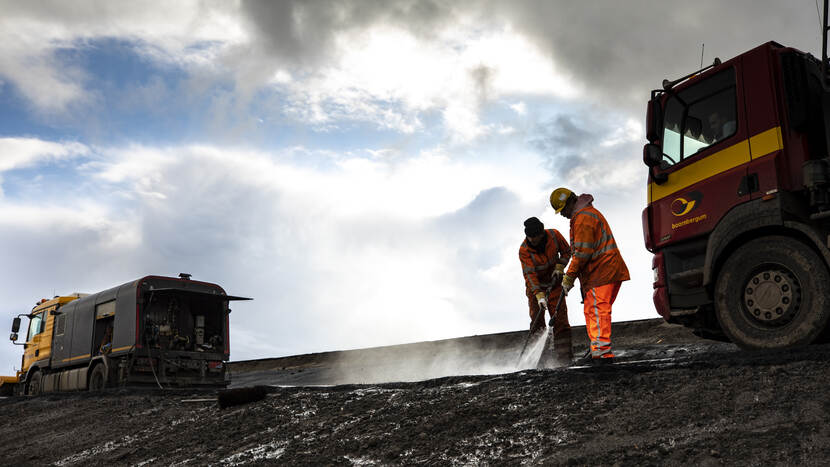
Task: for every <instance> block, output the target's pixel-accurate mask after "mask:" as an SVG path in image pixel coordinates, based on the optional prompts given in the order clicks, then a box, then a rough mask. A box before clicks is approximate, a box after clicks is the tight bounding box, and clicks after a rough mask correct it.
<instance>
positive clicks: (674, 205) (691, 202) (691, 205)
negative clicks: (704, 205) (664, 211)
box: [671, 191, 703, 217]
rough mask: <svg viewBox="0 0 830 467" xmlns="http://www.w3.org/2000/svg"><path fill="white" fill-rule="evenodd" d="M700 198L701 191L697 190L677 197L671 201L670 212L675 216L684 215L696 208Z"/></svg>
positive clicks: (701, 195)
mask: <svg viewBox="0 0 830 467" xmlns="http://www.w3.org/2000/svg"><path fill="white" fill-rule="evenodd" d="M702 199H703V193H701V192H699V191H692V192H689V193H687V194H686V195H685V197H678V198H676V199H675V200H674V201H672V202H671V213H672V214H674V215H675V216H676V217H681V216H685V215H686V214H689V213H690V212H692V211H694V210H695V209H697V208H698V206H700V201H701V200H702Z"/></svg>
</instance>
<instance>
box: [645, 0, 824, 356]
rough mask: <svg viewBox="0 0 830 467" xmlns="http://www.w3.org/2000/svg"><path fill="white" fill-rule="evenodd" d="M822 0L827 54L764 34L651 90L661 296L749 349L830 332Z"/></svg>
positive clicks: (681, 318)
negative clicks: (754, 43)
mask: <svg viewBox="0 0 830 467" xmlns="http://www.w3.org/2000/svg"><path fill="white" fill-rule="evenodd" d="M824 5H825V7H824V9H825V14H824V24H825V27H824V37H823V40H824V46H823V53H822V55H823V58H822V59H821V60H819V59H817V58H815V57H813V56H812V55H810V54H807V53H804V52H801V51H799V50H796V49H794V48H791V47H785V46H783V45H781V44H778V43H776V42H768V43H766V44H763V45H760V46H758V47H756V48H754V49H752V50H750V51H748V52H745V53H743V54H741V55H738V56H737V57H734V58H732V59H730V60H727V61H724V62H721V61H720V60H718V59H715V62H714V63H713V64H712V65H710V66H708V67H706V68H704V69H702V70H700V71H697V72H695V73H693V74H691V75H688V76H685V77H683V78H680V79H677V80H674V81H668V80H665V81H664V82H663V86H662V89H658V90H655V91H652V93H651V100H650V101H649V103H648V111H647V118H646V133H647V135H646V136H647V139H648V143H647V144H646V145H645V147H644V148H643V161H644V163H645V164H646V165H647V166H648V168H649V177H648V206H647V207H646V208H645V210H644V211H643V215H642V220H643V233H644V237H645V245H646V248H647V249H648V250H649V251H650V252H652V253H654V257H653V262H652V267H653V270H654V305H655V307H656V308H657V311H658V312H659V313H660V315H662V316H663V317H664V318H665V319H666V320H667V321H669V322H672V323H681V324H684V325H686V326H689V327H692V328H695V329H697V330H698V331H699V332H700V333H701V334H702V335H705V336H709V337H726V338H728V339H729V340H731V341H732V342H735V343H736V344H738V345H739V346H741V347H743V348H749V349H759V348H783V347H790V346H797V345H805V344H809V343H811V342H814V341H816V340H817V339H821V338H822V337H823V336H824V335H825V334H826V333H827V327H828V319H830V272H828V265H829V264H830V158H828V147H830V144H828V139H830V118H829V117H830V115H828V109H830V100H828V99H830V87H828V79H827V69H826V68H827V47H826V44H827V0H825V2H824Z"/></svg>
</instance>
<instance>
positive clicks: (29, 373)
mask: <svg viewBox="0 0 830 467" xmlns="http://www.w3.org/2000/svg"><path fill="white" fill-rule="evenodd" d="M38 371H42V370H41V369H40V366H38V365H37V364H32V366H30V367H29V370H28V371H26V377H25V378H23V381H21V383H28V382H29V380H30V379H31V378H32V375H33V374H35V372H38Z"/></svg>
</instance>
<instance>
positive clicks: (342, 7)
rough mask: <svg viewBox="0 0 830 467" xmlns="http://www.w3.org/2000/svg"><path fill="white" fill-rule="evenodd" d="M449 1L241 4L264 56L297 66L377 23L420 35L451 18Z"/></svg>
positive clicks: (253, 0) (326, 0)
mask: <svg viewBox="0 0 830 467" xmlns="http://www.w3.org/2000/svg"><path fill="white" fill-rule="evenodd" d="M451 10H452V8H451V7H450V4H449V3H443V2H435V1H430V0H427V1H418V0H408V1H402V2H388V1H384V0H363V1H361V0H347V1H342V0H324V1H314V2H306V1H300V0H287V1H278V2H272V1H267V0H251V1H245V2H243V3H242V12H243V15H244V16H245V17H246V18H247V19H248V20H249V21H250V23H251V24H252V25H253V26H254V30H255V31H256V34H257V38H258V42H259V46H260V47H261V48H262V50H261V51H262V52H264V53H265V54H266V55H269V56H272V57H274V58H277V59H280V60H285V61H287V62H289V63H291V64H295V65H309V64H316V63H317V61H318V60H320V59H322V58H325V57H326V56H327V55H328V54H329V53H331V52H332V51H333V50H332V48H333V45H334V44H333V41H334V40H335V38H336V36H337V34H338V33H340V32H344V31H352V30H359V29H362V28H365V27H367V26H371V25H373V24H378V23H382V24H391V25H395V26H399V27H403V28H405V29H407V30H409V31H411V32H413V33H414V34H416V35H419V36H431V35H432V31H435V29H436V27H437V26H438V25H440V24H441V23H443V22H444V21H447V20H449V19H450V18H452V16H453V15H452V13H451Z"/></svg>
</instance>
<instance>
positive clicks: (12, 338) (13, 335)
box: [9, 332, 17, 342]
mask: <svg viewBox="0 0 830 467" xmlns="http://www.w3.org/2000/svg"><path fill="white" fill-rule="evenodd" d="M9 340H10V341H12V342H17V333H16V332H13V333H12V335H11V336H9Z"/></svg>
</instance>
